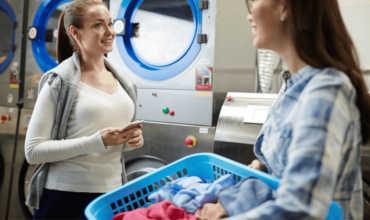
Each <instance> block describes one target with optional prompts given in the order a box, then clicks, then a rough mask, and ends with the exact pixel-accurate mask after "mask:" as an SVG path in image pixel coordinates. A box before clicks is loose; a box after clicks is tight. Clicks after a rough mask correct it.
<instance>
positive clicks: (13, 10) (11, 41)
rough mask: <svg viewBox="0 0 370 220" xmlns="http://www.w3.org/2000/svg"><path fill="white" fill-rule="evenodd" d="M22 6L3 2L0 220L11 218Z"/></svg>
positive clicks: (0, 4) (0, 19)
mask: <svg viewBox="0 0 370 220" xmlns="http://www.w3.org/2000/svg"><path fill="white" fill-rule="evenodd" d="M22 24H23V6H22V5H21V4H19V2H16V1H11V0H0V28H1V34H0V219H5V218H6V217H7V215H8V208H9V206H10V204H9V196H10V192H9V191H10V188H11V186H12V185H11V176H12V175H13V174H14V170H12V167H13V154H14V150H15V133H16V126H17V120H18V107H17V105H16V103H17V102H18V100H19V97H18V96H19V87H20V86H19V85H20V84H19V82H20V80H19V77H20V71H21V68H22V67H21V63H22V62H21V60H22V56H21V55H22V54H21V51H22V50H21V47H22Z"/></svg>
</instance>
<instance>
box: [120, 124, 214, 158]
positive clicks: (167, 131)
mask: <svg viewBox="0 0 370 220" xmlns="http://www.w3.org/2000/svg"><path fill="white" fill-rule="evenodd" d="M200 128H202V129H205V128H207V129H208V133H207V134H204V133H199V131H200ZM142 131H143V137H144V145H143V146H142V147H141V148H139V149H136V150H132V151H129V152H126V153H125V160H126V161H127V160H129V159H131V158H133V157H136V156H140V155H143V154H146V155H151V156H155V157H159V158H161V159H163V160H165V161H167V162H168V163H171V162H173V161H175V160H178V159H180V158H182V157H185V156H188V155H190V154H195V153H201V152H213V148H214V141H213V139H214V135H215V128H214V127H203V126H192V125H180V124H169V123H155V122H145V123H144V124H143V128H142ZM189 135H193V136H194V137H195V138H196V139H197V144H196V146H195V147H193V148H189V147H187V146H186V144H185V139H186V138H187V137H188V136H189Z"/></svg>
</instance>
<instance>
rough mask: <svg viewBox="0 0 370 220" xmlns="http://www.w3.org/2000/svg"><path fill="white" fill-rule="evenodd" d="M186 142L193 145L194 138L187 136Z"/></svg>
mask: <svg viewBox="0 0 370 220" xmlns="http://www.w3.org/2000/svg"><path fill="white" fill-rule="evenodd" d="M185 144H186V145H192V144H193V140H192V139H190V138H186V139H185Z"/></svg>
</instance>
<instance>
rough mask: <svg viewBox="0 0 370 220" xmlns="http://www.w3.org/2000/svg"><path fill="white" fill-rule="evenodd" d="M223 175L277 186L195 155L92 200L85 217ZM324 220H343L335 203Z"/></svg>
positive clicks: (231, 164)
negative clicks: (182, 182) (187, 180)
mask: <svg viewBox="0 0 370 220" xmlns="http://www.w3.org/2000/svg"><path fill="white" fill-rule="evenodd" d="M226 174H232V175H233V177H234V181H235V182H238V181H240V180H241V178H243V177H246V176H254V177H257V178H259V179H261V180H262V181H263V182H265V183H266V184H267V185H268V186H270V187H271V189H272V190H276V189H277V187H278V185H279V179H278V178H276V177H273V176H271V175H269V174H266V173H264V172H261V171H259V170H256V169H252V168H250V167H248V166H246V165H244V164H241V163H238V162H235V161H232V160H230V159H227V158H225V157H221V156H219V155H216V154H212V153H199V154H193V155H190V156H187V157H184V158H182V159H180V160H177V161H175V162H173V163H171V164H169V165H167V166H164V167H161V168H159V169H157V170H155V171H153V172H151V173H148V174H145V175H144V176H141V177H139V178H137V179H134V180H132V181H130V182H128V183H126V184H125V185H124V186H122V187H120V188H118V189H115V190H113V191H110V192H108V193H106V194H104V195H102V196H100V197H98V198H96V199H95V200H94V201H92V202H91V203H90V204H89V205H88V206H87V207H86V209H85V215H86V217H87V218H88V219H89V220H93V219H99V220H102V219H111V218H112V217H113V216H114V215H115V214H118V213H121V212H127V211H131V210H134V209H137V208H141V207H147V206H148V205H149V204H152V203H153V202H151V201H149V200H148V196H149V195H150V194H151V193H153V192H155V191H157V190H158V189H160V188H161V187H163V186H164V185H165V184H166V182H170V181H173V180H175V179H178V178H181V177H184V176H198V177H200V178H203V179H209V180H213V181H214V180H217V179H218V178H220V176H222V175H226ZM327 219H328V220H329V219H330V220H340V219H343V213H342V210H341V208H340V207H339V205H337V204H336V203H335V202H332V204H331V206H330V208H329V213H328V216H327Z"/></svg>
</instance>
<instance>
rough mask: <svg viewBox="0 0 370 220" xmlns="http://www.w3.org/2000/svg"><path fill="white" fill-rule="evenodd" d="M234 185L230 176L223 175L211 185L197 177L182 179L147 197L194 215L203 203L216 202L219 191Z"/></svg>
mask: <svg viewBox="0 0 370 220" xmlns="http://www.w3.org/2000/svg"><path fill="white" fill-rule="evenodd" d="M232 185H234V182H233V178H232V175H230V174H229V175H225V176H222V177H221V178H219V179H218V180H216V181H214V182H213V183H211V182H210V181H209V180H203V179H200V178H199V177H196V176H192V177H183V178H180V179H178V180H175V181H173V182H170V183H167V184H166V185H165V186H164V187H162V188H161V189H160V190H158V191H157V192H154V193H152V194H151V195H150V196H149V199H150V200H155V201H156V202H161V201H164V200H168V201H170V202H172V203H173V204H174V205H176V206H177V207H181V208H183V209H184V210H185V211H186V212H187V213H192V214H193V213H194V212H195V211H197V209H199V208H201V207H202V206H203V205H204V204H205V203H208V202H216V201H217V198H218V195H219V193H220V192H221V190H223V189H225V188H227V187H230V186H232Z"/></svg>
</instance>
